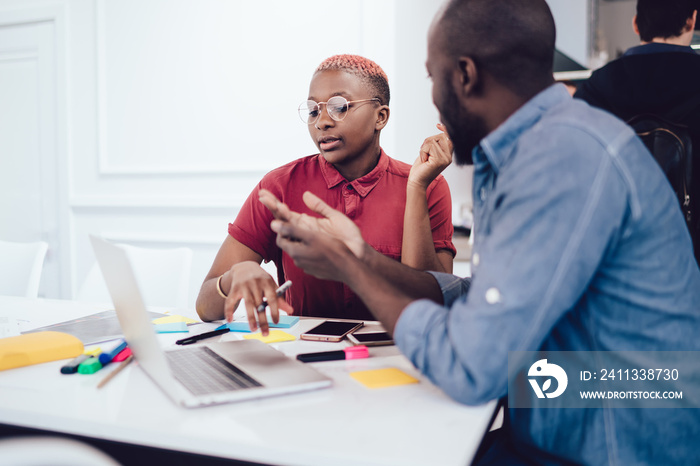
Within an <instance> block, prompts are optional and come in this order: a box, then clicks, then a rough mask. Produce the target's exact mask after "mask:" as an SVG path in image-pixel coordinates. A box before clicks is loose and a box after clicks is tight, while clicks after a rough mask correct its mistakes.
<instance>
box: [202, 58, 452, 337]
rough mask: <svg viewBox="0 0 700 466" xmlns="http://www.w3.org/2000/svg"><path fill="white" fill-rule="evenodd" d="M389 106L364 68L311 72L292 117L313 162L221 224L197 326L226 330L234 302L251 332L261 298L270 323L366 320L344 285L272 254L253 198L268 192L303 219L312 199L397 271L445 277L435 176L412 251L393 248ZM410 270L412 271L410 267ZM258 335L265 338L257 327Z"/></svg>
mask: <svg viewBox="0 0 700 466" xmlns="http://www.w3.org/2000/svg"><path fill="white" fill-rule="evenodd" d="M389 97H390V94H389V84H388V81H387V77H386V74H385V73H384V71H383V70H382V69H381V68H380V67H379V66H378V65H377V64H376V63H374V62H373V61H371V60H368V59H367V58H364V57H360V56H357V55H336V56H333V57H330V58H328V59H326V60H325V61H324V62H323V63H321V64H320V65H319V67H318V68H317V69H316V71H315V72H314V74H313V77H312V79H311V84H310V86H309V96H308V98H307V99H306V100H305V101H304V102H303V103H302V104H301V105H300V107H299V114H300V116H301V118H302V120H303V122H304V124H306V125H307V126H308V128H309V134H310V135H311V138H312V139H313V141H314V143H315V144H316V146H317V147H318V150H319V154H316V155H312V156H309V157H304V158H301V159H298V160H295V161H293V162H290V163H288V164H287V165H284V166H282V167H280V168H277V169H275V170H273V171H271V172H270V173H268V174H267V175H265V177H263V179H262V180H261V181H260V183H259V184H258V185H257V186H256V188H255V189H254V190H253V192H252V193H251V194H250V196H249V197H248V199H247V200H246V202H245V203H244V205H243V207H242V208H241V210H240V212H239V214H238V216H237V218H236V220H235V221H234V222H233V223H231V224H229V228H228V233H229V234H228V236H227V237H226V239H225V240H224V242H223V244H222V246H221V248H220V249H219V252H218V254H217V256H216V258H215V259H214V263H213V264H212V267H211V270H210V271H209V273H208V274H207V276H206V278H205V280H204V283H203V284H202V287H201V290H200V293H199V296H198V298H197V304H196V307H197V312H198V314H199V316H200V318H202V320H205V321H210V320H216V319H222V318H226V319H227V320H231V318H232V316H233V312H234V310H235V308H236V307H237V306H238V303H239V301H240V300H241V299H244V300H245V306H246V311H247V315H248V320H249V322H250V325H251V328H252V329H253V330H255V329H256V328H257V324H256V317H255V312H254V310H255V308H256V307H257V306H258V305H259V304H260V303H262V301H263V298H265V299H267V301H268V302H269V304H270V309H271V312H272V313H273V315H277V311H278V306H279V308H281V309H282V310H284V311H286V312H288V313H295V314H298V315H303V316H315V317H335V318H346V319H372V315H371V314H370V312H369V311H368V310H367V308H366V306H365V305H364V304H363V303H362V301H361V300H360V299H359V298H358V297H357V296H356V295H355V294H354V293H353V292H352V291H351V290H350V289H349V288H348V287H347V286H346V285H344V284H342V283H339V282H332V281H326V280H319V279H318V278H315V277H312V276H310V275H307V274H305V273H304V272H303V270H301V269H300V268H298V267H297V266H296V265H295V264H294V262H293V260H292V259H291V258H290V257H289V256H288V255H286V254H284V253H283V251H282V250H281V249H279V248H278V247H277V246H276V245H275V233H274V232H273V231H272V230H271V229H270V221H271V220H272V215H271V214H270V212H269V211H268V210H267V209H266V208H265V207H264V206H263V205H262V204H260V203H259V202H258V196H259V193H260V191H261V190H269V191H271V192H272V193H274V195H275V196H277V197H278V198H280V199H282V200H283V201H284V202H286V203H288V205H290V206H291V207H292V208H294V209H295V210H299V211H301V212H307V213H311V211H310V210H309V209H308V208H307V207H306V206H305V205H304V204H303V202H302V193H303V192H304V191H307V190H309V191H312V192H314V193H315V194H316V195H318V196H319V197H320V198H322V199H324V202H326V203H328V204H329V205H332V206H333V207H334V208H337V209H339V210H340V211H342V212H343V213H344V214H345V215H347V216H348V218H351V219H352V221H353V222H354V224H355V225H357V227H358V228H359V229H360V230H361V231H362V233H363V235H364V238H365V239H366V240H367V242H368V243H369V244H371V245H372V247H373V248H375V249H376V250H377V251H379V252H380V253H381V254H383V255H385V256H387V257H390V258H391V259H394V260H397V261H398V260H400V259H401V258H402V253H403V252H407V253H408V255H409V256H411V257H416V256H421V257H422V256H425V257H428V261H427V262H424V263H426V264H428V265H430V266H433V265H435V266H436V267H437V266H439V267H440V269H441V270H451V269H452V258H453V257H454V254H455V248H454V246H453V244H452V232H453V227H452V213H451V208H452V204H451V199H450V192H449V188H448V186H447V182H446V181H445V179H444V178H443V177H442V176H439V177H437V179H435V177H436V175H437V173H436V174H435V175H434V176H432V178H433V179H435V180H434V181H433V182H431V183H429V184H426V185H422V187H423V188H425V189H424V190H423V192H422V195H423V197H424V202H426V203H427V215H428V217H429V224H427V225H426V230H427V231H423V230H421V231H420V233H419V234H418V236H417V238H420V241H421V242H420V243H418V242H417V240H416V241H415V242H414V241H413V240H411V241H409V242H408V243H407V241H405V240H404V238H403V225H404V206H405V205H406V191H407V183H408V178H409V172H410V169H411V167H410V165H408V164H405V163H403V162H399V161H397V160H394V159H392V158H390V157H389V156H388V155H386V153H384V151H383V150H382V148H381V146H380V142H379V137H380V134H381V131H382V129H384V127H385V126H386V124H387V122H388V120H389V106H388V105H389ZM409 216H411V214H410V213H409ZM326 227H327V228H331V229H332V228H333V226H332V225H326ZM409 239H410V238H409ZM409 243H410V244H409ZM417 248H428V249H430V254H423V253H421V252H417V251H416V249H417ZM263 260H264V261H266V262H267V261H273V262H274V263H275V265H276V266H277V275H278V276H277V279H278V281H277V282H275V279H274V278H273V277H272V276H270V274H268V273H267V272H266V271H265V270H263V269H262V267H261V266H260V263H261V262H262V261H263ZM413 265H415V266H420V263H419V262H417V261H414V262H413ZM287 280H291V281H292V283H293V285H292V287H291V288H290V289H289V290H287V291H286V295H285V296H284V297H281V298H279V299H278V298H277V297H276V296H275V289H276V288H277V286H278V283H279V284H281V283H283V282H284V281H287ZM260 327H261V330H262V331H263V333H266V332H267V322H266V321H264V319H263V322H261V323H260Z"/></svg>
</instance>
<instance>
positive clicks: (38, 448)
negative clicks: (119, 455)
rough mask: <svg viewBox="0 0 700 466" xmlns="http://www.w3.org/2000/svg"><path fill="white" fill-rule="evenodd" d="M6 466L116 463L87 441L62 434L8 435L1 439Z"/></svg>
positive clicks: (108, 465) (0, 455)
mask: <svg viewBox="0 0 700 466" xmlns="http://www.w3.org/2000/svg"><path fill="white" fill-rule="evenodd" d="M0 458H2V464H3V465H5V466H45V465H47V464H50V465H52V466H119V463H117V462H116V461H115V460H114V459H112V458H111V457H110V456H108V455H107V454H105V453H103V452H102V451H100V450H98V449H97V448H95V447H92V446H90V445H88V444H86V443H82V442H79V441H77V440H72V439H68V438H62V437H45V436H29V437H7V438H4V439H2V440H0Z"/></svg>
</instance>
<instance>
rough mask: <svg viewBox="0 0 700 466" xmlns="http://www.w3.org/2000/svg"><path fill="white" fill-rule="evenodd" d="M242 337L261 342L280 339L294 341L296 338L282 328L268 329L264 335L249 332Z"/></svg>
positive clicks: (278, 340) (276, 341) (275, 341)
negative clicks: (268, 331)
mask: <svg viewBox="0 0 700 466" xmlns="http://www.w3.org/2000/svg"><path fill="white" fill-rule="evenodd" d="M243 338H245V339H248V340H260V341H262V342H263V343H279V342H281V341H294V340H296V339H297V338H296V337H295V336H294V335H292V334H289V333H287V332H285V331H283V330H275V329H270V333H269V335H267V336H266V337H264V336H262V333H260V332H257V333H251V334H249V335H243Z"/></svg>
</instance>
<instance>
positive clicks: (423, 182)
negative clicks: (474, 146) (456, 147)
mask: <svg viewBox="0 0 700 466" xmlns="http://www.w3.org/2000/svg"><path fill="white" fill-rule="evenodd" d="M437 128H438V129H439V130H440V131H441V133H440V134H436V135H435V136H430V137H428V138H426V140H425V141H424V142H423V145H422V146H421V148H420V155H418V158H417V159H416V161H415V162H414V163H413V166H412V167H411V172H410V173H409V175H408V183H409V185H413V186H416V187H418V188H421V189H423V190H426V189H428V186H430V183H432V182H433V180H434V179H435V178H437V176H438V175H439V174H440V173H442V171H443V170H444V169H445V168H447V166H448V165H449V164H450V163H452V142H451V141H450V138H449V137H447V132H446V129H445V126H444V125H442V124H441V123H438V124H437Z"/></svg>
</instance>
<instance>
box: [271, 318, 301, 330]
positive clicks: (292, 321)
mask: <svg viewBox="0 0 700 466" xmlns="http://www.w3.org/2000/svg"><path fill="white" fill-rule="evenodd" d="M297 322H299V317H298V316H280V321H279V322H278V323H276V324H275V323H273V322H272V321H268V324H269V325H270V327H271V328H289V327H292V326H294V325H296V323H297Z"/></svg>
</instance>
